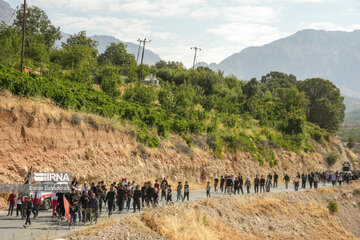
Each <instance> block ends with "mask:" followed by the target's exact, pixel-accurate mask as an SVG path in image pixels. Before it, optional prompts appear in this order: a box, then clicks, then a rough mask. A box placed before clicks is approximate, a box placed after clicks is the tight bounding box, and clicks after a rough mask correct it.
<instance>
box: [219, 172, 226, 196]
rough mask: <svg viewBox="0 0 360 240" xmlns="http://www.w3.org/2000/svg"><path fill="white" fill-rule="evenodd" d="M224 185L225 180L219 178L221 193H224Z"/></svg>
mask: <svg viewBox="0 0 360 240" xmlns="http://www.w3.org/2000/svg"><path fill="white" fill-rule="evenodd" d="M224 184H225V178H224V177H223V176H221V178H220V190H221V193H223V192H224Z"/></svg>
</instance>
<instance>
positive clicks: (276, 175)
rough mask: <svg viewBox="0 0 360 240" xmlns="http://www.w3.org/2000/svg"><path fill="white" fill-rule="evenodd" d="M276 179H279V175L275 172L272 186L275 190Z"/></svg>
mask: <svg viewBox="0 0 360 240" xmlns="http://www.w3.org/2000/svg"><path fill="white" fill-rule="evenodd" d="M278 178H279V175H278V174H277V173H276V172H275V174H274V184H273V187H274V188H277V186H278Z"/></svg>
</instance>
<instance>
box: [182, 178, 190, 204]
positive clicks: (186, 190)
mask: <svg viewBox="0 0 360 240" xmlns="http://www.w3.org/2000/svg"><path fill="white" fill-rule="evenodd" d="M189 193H190V187H189V184H188V182H187V181H186V182H185V185H184V197H183V201H184V200H185V198H186V199H187V200H188V201H189Z"/></svg>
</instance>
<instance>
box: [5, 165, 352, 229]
mask: <svg viewBox="0 0 360 240" xmlns="http://www.w3.org/2000/svg"><path fill="white" fill-rule="evenodd" d="M357 178H358V176H357V175H351V174H349V173H347V174H344V173H339V172H330V171H328V172H313V173H308V174H305V173H302V174H300V173H298V174H296V175H295V176H294V178H293V179H292V183H293V186H294V189H295V191H298V189H299V187H300V184H301V188H307V187H309V188H318V186H319V184H321V183H323V184H324V185H325V183H326V182H328V183H330V182H331V183H332V185H333V186H335V185H337V184H339V185H342V184H347V183H349V182H350V181H351V180H352V179H357ZM281 180H282V181H283V182H284V183H285V188H286V189H288V188H289V183H290V181H291V178H290V177H289V176H288V175H287V174H285V175H284V176H283V177H282V178H281V179H280V177H279V175H278V174H277V173H276V172H275V173H274V174H271V173H269V174H268V175H267V176H264V175H256V176H255V178H254V179H252V180H250V178H248V177H246V178H244V177H243V176H242V175H241V174H238V176H237V177H234V175H224V176H221V177H220V178H218V177H215V178H214V182H213V186H214V190H213V191H211V184H210V182H207V185H206V196H207V197H211V194H212V193H215V194H221V193H222V194H240V192H241V193H242V194H244V192H246V193H251V192H252V187H253V193H265V192H270V190H271V189H272V188H277V187H278V183H279V181H281ZM172 189H173V188H172V186H171V185H170V184H169V183H168V181H167V180H166V178H165V177H164V178H163V179H162V180H161V182H159V180H158V179H156V180H155V182H154V184H152V183H151V182H144V184H143V185H142V186H140V185H137V184H136V182H135V181H128V180H127V179H126V178H124V179H122V180H121V181H119V182H118V183H116V182H113V183H112V184H110V186H109V189H107V186H106V185H105V184H104V181H100V182H98V183H97V184H95V183H94V182H92V183H91V184H90V185H88V183H87V182H86V181H85V182H84V183H83V185H82V186H81V187H80V185H79V183H78V181H77V180H76V179H73V181H72V182H71V193H63V192H55V191H54V192H52V196H51V201H52V216H53V217H58V218H59V219H61V220H64V219H65V218H66V217H67V218H68V219H69V227H71V226H73V227H75V224H76V221H77V218H78V220H79V222H82V223H83V224H86V223H88V222H89V223H90V224H93V222H95V223H97V219H98V217H99V216H100V215H101V214H103V212H105V211H107V215H108V216H109V217H110V216H111V215H112V214H113V212H114V211H116V210H117V211H118V212H122V211H127V212H128V211H130V210H132V211H133V212H136V211H140V210H141V209H142V208H145V207H156V206H158V205H159V201H163V202H164V203H165V204H169V203H172V201H173V199H172V195H173V190H172ZM174 191H176V201H185V200H187V201H189V199H190V187H189V184H188V182H187V181H186V182H184V184H183V183H182V182H178V184H177V186H176V187H175V188H174ZM41 198H42V195H41V192H39V191H36V192H34V193H33V194H32V195H31V196H25V195H18V196H17V195H16V194H15V193H11V194H10V196H9V198H8V201H9V211H8V215H12V214H13V211H14V207H15V205H16V216H21V217H22V218H26V221H25V224H24V225H23V226H24V228H26V227H27V226H28V225H31V214H32V215H33V218H34V219H36V217H37V216H38V213H39V208H40V205H41ZM104 207H106V210H105V209H104ZM19 214H20V215H19Z"/></svg>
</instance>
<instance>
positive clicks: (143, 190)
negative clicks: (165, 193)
mask: <svg viewBox="0 0 360 240" xmlns="http://www.w3.org/2000/svg"><path fill="white" fill-rule="evenodd" d="M163 181H164V180H163ZM161 185H162V186H163V185H165V183H162V184H161ZM146 191H147V183H146V182H144V186H142V187H141V205H142V207H145V205H144V201H145V199H146ZM165 199H166V197H165ZM161 200H162V196H161Z"/></svg>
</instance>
